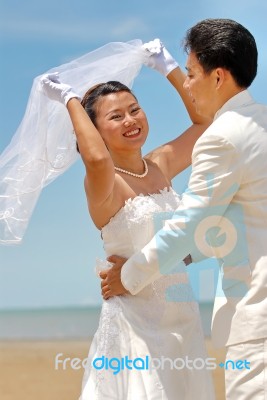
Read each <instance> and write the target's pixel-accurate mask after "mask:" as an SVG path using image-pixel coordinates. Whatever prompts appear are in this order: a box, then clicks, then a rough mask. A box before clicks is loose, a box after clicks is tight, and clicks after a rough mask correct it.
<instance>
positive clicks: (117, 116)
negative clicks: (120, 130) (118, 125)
mask: <svg viewBox="0 0 267 400" xmlns="http://www.w3.org/2000/svg"><path fill="white" fill-rule="evenodd" d="M120 118H121V115H120V114H114V115H112V116H111V119H117V120H118V119H120Z"/></svg>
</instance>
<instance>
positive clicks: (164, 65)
mask: <svg viewBox="0 0 267 400" xmlns="http://www.w3.org/2000/svg"><path fill="white" fill-rule="evenodd" d="M144 46H145V47H147V50H148V51H152V52H154V53H152V54H151V56H150V57H149V58H148V59H147V62H146V65H147V66H148V67H150V68H153V69H155V70H157V71H158V72H160V73H161V74H162V75H164V76H166V78H167V79H168V81H169V82H170V83H171V85H172V86H173V87H174V89H175V90H176V91H177V92H178V94H179V96H180V97H181V99H182V101H183V103H184V105H185V107H186V110H187V112H188V115H189V117H190V119H191V121H192V125H191V126H190V127H189V128H188V129H187V130H186V131H184V132H183V133H182V134H181V135H179V136H178V137H177V138H175V139H174V140H172V141H170V142H168V143H165V144H163V145H162V146H160V147H158V148H157V149H155V150H153V151H151V152H150V153H149V154H147V156H146V158H149V159H150V160H151V161H153V162H155V163H156V164H158V165H159V166H160V168H161V169H162V170H163V172H164V173H165V175H166V176H167V177H168V179H170V180H171V179H172V178H174V177H175V176H176V175H177V174H178V173H179V172H181V171H183V170H184V169H185V168H187V167H188V166H189V165H190V164H191V155H192V150H193V147H194V145H195V143H196V141H197V139H198V138H199V137H200V136H201V135H202V133H203V132H204V131H205V130H206V129H207V127H208V126H209V125H210V124H211V122H212V121H211V120H210V119H208V118H204V117H202V116H200V115H199V114H197V113H196V110H195V107H194V104H193V102H192V99H191V98H190V96H189V95H188V92H187V91H186V90H185V89H184V87H183V84H184V81H185V79H186V75H185V73H184V72H183V71H182V70H181V68H180V66H179V65H178V63H177V62H176V61H175V60H174V59H173V57H172V56H171V54H170V53H169V52H168V51H167V49H166V48H165V47H164V45H163V44H162V43H161V42H160V40H159V39H155V40H154V41H152V42H149V43H147V44H145V45H144ZM155 49H158V50H157V51H156V50H155ZM163 140H164V138H163Z"/></svg>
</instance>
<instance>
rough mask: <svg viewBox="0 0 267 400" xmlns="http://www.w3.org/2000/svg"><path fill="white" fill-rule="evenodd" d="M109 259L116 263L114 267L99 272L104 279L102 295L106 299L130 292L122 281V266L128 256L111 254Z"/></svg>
mask: <svg viewBox="0 0 267 400" xmlns="http://www.w3.org/2000/svg"><path fill="white" fill-rule="evenodd" d="M107 260H108V261H109V262H111V263H112V264H114V265H113V267H111V268H109V269H106V270H104V271H101V272H100V274H99V276H100V278H101V279H102V281H101V288H102V297H103V299H105V300H108V299H109V298H110V297H113V296H118V295H121V294H125V293H129V292H128V291H127V290H126V289H125V287H124V286H123V284H122V283H121V268H122V266H123V264H124V263H125V262H126V261H127V258H123V257H119V256H110V257H108V259H107Z"/></svg>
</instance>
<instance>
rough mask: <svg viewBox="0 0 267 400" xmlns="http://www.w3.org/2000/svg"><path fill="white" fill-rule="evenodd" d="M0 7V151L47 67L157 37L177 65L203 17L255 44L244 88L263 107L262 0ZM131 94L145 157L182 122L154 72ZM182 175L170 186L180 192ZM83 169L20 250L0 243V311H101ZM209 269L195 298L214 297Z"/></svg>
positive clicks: (200, 271) (44, 199)
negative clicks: (255, 60) (245, 33)
mask: <svg viewBox="0 0 267 400" xmlns="http://www.w3.org/2000/svg"><path fill="white" fill-rule="evenodd" d="M92 3H93V4H92ZM155 3H156V2H152V1H143V0H142V1H141V0H136V1H135V2H127V1H125V2H121V1H113V2H107V1H104V0H98V1H97V2H92V1H88V0H86V1H85V0H80V1H76V2H73V1H70V0H64V1H63V0H62V1H56V2H55V1H51V0H46V2H40V1H36V0H35V1H33V0H28V1H27V0H25V1H23V2H21V1H20V0H10V1H8V2H7V1H4V0H0V51H1V53H0V54H1V64H0V87H1V92H0V106H1V119H0V152H2V151H3V150H4V148H5V147H6V146H7V145H8V143H9V142H10V140H11V137H12V136H13V134H14V132H15V131H16V128H17V127H18V125H19V123H20V121H21V119H22V117H23V115H24V111H25V107H26V104H27V99H28V97H29V93H30V89H31V85H32V82H33V79H34V78H35V77H36V76H37V75H40V74H42V73H44V72H46V71H47V70H48V69H50V68H52V67H55V66H57V65H61V64H62V63H65V62H68V61H70V60H72V59H74V58H77V57H79V56H81V55H83V54H85V53H87V52H89V51H92V50H94V49H96V48H97V47H99V46H102V45H104V44H106V43H108V42H112V41H128V40H132V39H137V38H139V39H142V40H143V41H149V40H152V39H154V38H155V37H159V38H161V40H162V41H163V42H164V43H165V45H166V46H167V47H168V49H169V50H170V51H171V53H172V54H173V55H174V56H175V57H176V59H177V60H178V61H179V63H180V64H181V66H184V64H185V55H184V54H183V53H182V50H181V48H180V43H181V40H182V38H183V36H184V33H185V31H186V30H187V29H188V28H189V27H190V26H192V25H193V24H194V23H196V22H197V21H199V20H201V19H204V18H210V17H211V18H217V17H220V18H232V19H235V20H237V21H239V22H240V23H242V24H243V25H245V26H246V27H247V28H248V29H249V30H250V31H251V32H252V33H253V35H254V36H255V38H256V41H257V44H258V49H259V72H258V76H257V78H256V80H255V82H254V83H253V85H252V87H251V92H252V94H253V95H254V97H255V98H256V99H257V100H258V101H260V102H264V103H267V94H266V93H267V91H266V87H267V46H266V37H267V25H266V15H267V3H266V1H265V0H254V1H253V2H252V1H248V0H242V1H241V0H237V1H236V2H233V1H230V0H225V1H224V2H220V4H216V3H215V2H214V1H213V0H192V1H191V2H188V1H184V0H180V1H174V0H165V1H164V2H163V1H158V2H157V3H156V4H155ZM134 91H135V93H136V95H137V97H138V98H139V101H140V103H141V104H142V106H143V108H144V110H145V111H146V112H147V115H148V119H149V121H150V136H149V139H148V141H147V143H146V145H145V147H144V154H145V153H146V152H147V151H149V150H150V149H152V148H154V147H156V146H158V145H159V144H160V143H162V142H165V141H168V140H169V139H171V138H173V137H175V136H177V135H179V134H180V133H181V132H182V131H183V130H184V129H185V128H186V127H187V126H188V124H189V120H188V118H187V115H186V112H185V110H184V108H183V106H182V104H181V102H180V100H179V98H178V96H177V95H176V94H175V92H174V90H173V89H172V88H171V87H170V86H169V84H168V83H167V81H166V80H165V79H164V78H163V77H162V76H160V75H159V74H157V73H156V72H155V71H151V70H148V69H147V68H145V67H144V68H143V69H142V71H141V74H140V75H139V76H138V78H137V79H136V81H135V84H134ZM188 175H189V171H186V172H185V173H183V174H181V175H180V176H179V177H177V178H176V179H175V180H174V182H173V183H174V188H175V189H176V190H177V191H178V192H182V191H183V190H184V189H185V187H186V182H187V179H188ZM83 176H84V169H83V165H82V163H81V162H80V161H78V162H77V163H76V164H75V165H74V166H73V167H72V168H71V169H70V170H68V171H67V172H66V173H65V174H64V175H63V176H61V177H60V178H58V179H57V180H56V181H55V182H53V183H52V184H51V185H50V186H48V187H47V188H46V189H45V190H44V191H43V193H42V195H41V197H40V199H39V202H38V204H37V207H36V209H35V211H34V214H33V217H32V220H31V222H30V225H29V227H28V230H27V232H26V235H25V238H24V240H23V243H22V244H21V245H20V246H8V247H7V246H1V245H0V308H24V307H30V308H32V307H54V306H78V305H88V304H99V303H100V301H101V298H100V295H99V292H100V290H99V281H98V278H97V277H95V275H94V263H95V258H96V257H97V256H98V257H104V253H103V249H102V242H101V238H100V233H99V231H97V230H96V228H95V227H94V226H93V224H92V222H91V221H90V217H89V216H88V212H87V207H86V200H85V196H84V193H83ZM213 268H215V264H214V263H213V262H204V263H201V265H198V266H195V267H194V271H192V269H191V272H190V273H191V276H193V277H194V279H193V284H194V285H195V284H196V283H199V282H200V286H201V288H202V289H201V299H205V298H209V297H210V296H212V292H213V289H212V284H211V281H212V276H213V275H214V270H213Z"/></svg>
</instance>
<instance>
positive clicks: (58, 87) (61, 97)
mask: <svg viewBox="0 0 267 400" xmlns="http://www.w3.org/2000/svg"><path fill="white" fill-rule="evenodd" d="M40 82H41V85H42V89H43V91H44V93H45V94H46V96H47V97H49V98H50V99H51V100H56V101H59V102H60V103H63V104H65V105H67V103H68V101H69V100H70V99H72V98H73V97H75V98H78V99H79V100H80V96H79V95H78V94H77V93H75V92H74V90H73V89H72V87H71V86H69V85H66V84H65V83H61V82H60V80H59V74H58V73H57V72H54V73H52V74H46V75H43V76H42V77H41V79H40Z"/></svg>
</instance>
